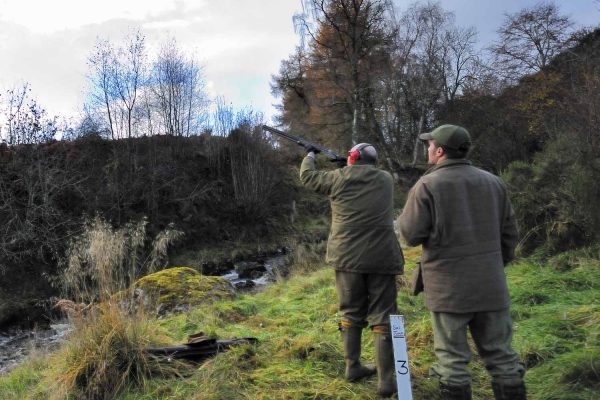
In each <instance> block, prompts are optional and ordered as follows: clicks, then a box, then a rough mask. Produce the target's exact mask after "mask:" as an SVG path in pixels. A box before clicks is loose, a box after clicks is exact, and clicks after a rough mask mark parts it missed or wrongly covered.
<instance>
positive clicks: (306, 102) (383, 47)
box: [276, 0, 390, 148]
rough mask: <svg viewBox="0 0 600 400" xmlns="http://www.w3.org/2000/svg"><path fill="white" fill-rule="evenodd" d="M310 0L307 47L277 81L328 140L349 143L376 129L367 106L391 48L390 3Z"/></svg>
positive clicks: (365, 0) (285, 99)
mask: <svg viewBox="0 0 600 400" xmlns="http://www.w3.org/2000/svg"><path fill="white" fill-rule="evenodd" d="M307 3H310V9H311V10H312V13H311V14H310V15H306V16H305V18H304V20H303V24H304V27H305V31H306V32H308V35H309V38H310V40H309V44H308V45H309V46H308V47H309V50H308V51H307V52H306V53H305V52H304V51H303V49H299V51H298V52H297V53H296V54H295V55H294V56H293V57H291V58H290V59H289V60H288V61H287V62H286V63H284V65H282V70H281V71H280V77H279V78H276V81H277V84H278V85H283V87H281V86H280V91H281V93H285V94H284V96H283V97H284V101H294V100H295V101H299V105H301V106H303V107H307V108H306V109H305V111H307V113H306V118H307V120H308V121H309V124H310V125H311V126H313V127H314V128H315V130H319V131H323V130H325V129H326V130H327V133H328V135H327V136H328V137H327V138H323V139H326V140H325V141H326V142H328V143H330V144H335V145H336V146H337V147H341V148H347V147H349V146H350V145H351V144H352V143H356V142H358V141H360V140H365V139H367V138H369V137H370V136H371V135H372V132H369V129H368V122H367V118H368V112H366V111H367V110H366V108H367V107H369V97H370V93H369V92H370V91H372V90H373V89H374V87H375V84H374V82H375V81H376V80H377V76H378V71H379V70H380V66H381V65H383V64H385V62H386V58H387V54H389V52H388V51H387V45H388V44H389V43H390V42H389V38H390V34H389V31H388V29H387V26H386V10H388V5H387V2H384V1H378V0H375V1H373V0H328V1H326V0H311V1H309V2H307ZM309 19H312V20H313V21H312V22H311V21H309ZM284 107H285V104H284Z"/></svg>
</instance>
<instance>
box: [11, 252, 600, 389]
mask: <svg viewBox="0 0 600 400" xmlns="http://www.w3.org/2000/svg"><path fill="white" fill-rule="evenodd" d="M406 256H407V259H408V265H407V270H408V271H407V272H408V273H410V270H411V269H412V268H413V267H414V263H415V261H416V260H417V259H418V256H419V252H418V250H415V249H409V250H408V251H406ZM508 276H509V282H510V290H511V294H512V297H513V312H512V314H513V318H514V321H515V338H514V345H515V348H516V350H517V351H518V352H519V353H520V354H521V356H522V358H523V360H525V362H526V363H527V366H528V373H527V376H526V379H527V384H528V390H529V394H530V398H531V399H533V400H536V399H538V400H541V399H544V400H547V399H563V400H567V399H573V400H575V399H579V400H585V399H588V400H591V399H594V398H597V393H598V391H599V390H600V385H599V381H600V376H599V373H600V372H599V371H600V361H599V360H600V350H599V348H600V338H599V331H600V328H599V326H600V324H599V323H600V306H599V304H600V290H598V289H599V288H600V261H598V258H597V256H596V255H594V254H591V253H590V252H585V251H580V252H576V253H569V254H563V255H561V256H559V257H557V258H554V259H551V260H546V261H544V262H541V261H536V260H534V259H528V260H521V261H519V262H517V263H515V264H514V265H513V266H511V267H510V268H509V269H508ZM405 279H406V278H405V277H401V278H399V284H400V286H401V290H400V296H399V300H398V301H399V308H400V310H401V312H402V313H403V314H404V315H405V316H406V321H407V333H408V345H409V357H410V365H411V373H412V379H413V393H414V398H415V399H436V398H437V383H436V382H434V381H432V380H430V379H428V378H427V371H428V368H429V366H430V365H431V363H432V362H433V360H434V356H433V353H432V340H433V339H432V333H431V325H430V322H429V317H428V312H427V310H426V309H425V307H424V305H423V299H422V297H421V296H419V297H417V298H414V297H412V296H410V295H409V294H408V291H407V289H406V280H405ZM338 318H339V316H338V315H337V307H336V295H335V289H334V286H333V271H332V270H331V269H328V268H321V269H317V270H316V271H312V272H307V273H297V274H296V275H294V276H293V277H291V278H290V279H289V280H286V281H282V282H279V283H277V284H274V285H272V286H271V287H269V288H267V289H266V290H264V291H263V292H261V293H258V294H255V295H243V296H240V297H238V298H237V299H234V300H227V301H221V302H218V303H216V304H213V305H211V306H206V307H198V308H195V309H193V310H192V311H191V312H189V313H187V314H181V315H177V316H173V317H170V318H167V319H163V320H156V321H154V322H153V325H155V326H156V327H158V328H159V330H160V332H161V333H160V334H161V335H166V336H167V337H168V338H169V340H171V341H172V342H173V343H181V342H184V341H185V338H186V336H187V335H189V334H192V333H196V332H198V331H204V332H205V333H207V334H209V335H214V336H217V337H219V338H233V337H246V336H253V337H256V338H258V339H259V343H258V344H256V345H253V346H245V347H238V348H233V349H231V350H229V351H228V352H225V353H222V354H220V355H218V356H217V357H215V358H212V359H210V360H208V361H206V362H204V363H203V364H201V365H197V366H190V367H188V368H186V369H183V370H180V375H179V376H178V377H173V376H171V377H168V378H164V377H163V378H161V377H151V376H149V377H145V378H144V379H143V380H141V382H138V384H137V385H135V386H134V385H129V386H127V387H126V388H125V390H124V391H123V392H121V394H120V395H119V396H118V398H119V399H127V400H142V399H147V400H150V399H265V400H266V399H349V398H353V399H373V398H375V397H374V395H373V394H374V392H375V388H376V381H375V379H371V380H369V381H367V382H365V383H359V384H351V383H347V382H346V381H344V379H343V378H342V376H343V357H342V352H341V343H340V340H339V332H338V331H337V322H338ZM363 343H364V354H363V358H365V359H366V360H372V359H373V349H372V335H371V333H370V332H369V333H366V334H365V335H364V342H363ZM54 357H56V355H55V356H54ZM52 360H53V359H52V358H48V356H45V355H42V354H39V355H37V356H35V357H34V359H33V360H32V361H31V362H29V363H28V364H26V365H23V366H22V367H20V368H18V369H17V370H14V371H13V372H12V373H11V374H9V375H7V376H4V377H2V378H0V398H2V399H25V398H39V399H43V398H50V397H51V396H50V394H51V393H49V392H48V391H47V389H46V386H45V385H46V384H47V382H48V379H53V378H55V376H54V375H53V374H54V373H55V372H53V370H52V369H51V368H49V366H48V364H49V363H50V362H51V361H52ZM54 360H55V359H54ZM472 371H473V377H474V398H475V399H490V398H493V396H492V394H491V387H490V382H489V378H488V377H487V375H486V373H485V369H484V368H483V366H482V365H481V363H480V361H479V360H478V359H477V357H475V359H474V362H473V363H472Z"/></svg>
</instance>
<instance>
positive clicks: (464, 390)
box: [440, 382, 471, 400]
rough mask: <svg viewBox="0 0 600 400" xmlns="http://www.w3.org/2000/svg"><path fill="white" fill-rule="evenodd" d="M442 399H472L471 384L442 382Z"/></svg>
mask: <svg viewBox="0 0 600 400" xmlns="http://www.w3.org/2000/svg"><path fill="white" fill-rule="evenodd" d="M440 394H441V396H442V400H471V385H462V386H455V385H446V384H444V383H442V382H440Z"/></svg>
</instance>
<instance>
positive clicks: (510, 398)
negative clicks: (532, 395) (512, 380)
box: [492, 382, 527, 400]
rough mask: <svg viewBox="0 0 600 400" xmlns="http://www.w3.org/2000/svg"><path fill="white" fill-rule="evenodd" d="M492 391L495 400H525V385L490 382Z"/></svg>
mask: <svg viewBox="0 0 600 400" xmlns="http://www.w3.org/2000/svg"><path fill="white" fill-rule="evenodd" d="M492 390H493V391H494V398H495V399H496V400H526V399H527V392H526V390H525V383H523V382H521V383H520V384H512V385H506V384H500V383H498V382H492Z"/></svg>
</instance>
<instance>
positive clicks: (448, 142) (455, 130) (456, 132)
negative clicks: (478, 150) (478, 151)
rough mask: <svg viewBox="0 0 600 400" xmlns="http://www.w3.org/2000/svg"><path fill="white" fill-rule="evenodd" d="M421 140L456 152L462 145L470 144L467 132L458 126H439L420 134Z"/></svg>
mask: <svg viewBox="0 0 600 400" xmlns="http://www.w3.org/2000/svg"><path fill="white" fill-rule="evenodd" d="M419 139H421V140H432V139H433V140H435V141H436V142H437V143H438V144H440V145H442V146H444V147H449V148H451V149H455V150H458V149H459V148H460V147H461V146H463V145H464V144H467V143H468V144H469V145H470V144H471V136H470V135H469V132H467V130H466V129H465V128H463V127H462V126H458V125H450V124H446V125H440V126H438V127H437V128H435V129H434V130H432V131H431V132H426V133H421V134H420V135H419Z"/></svg>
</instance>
